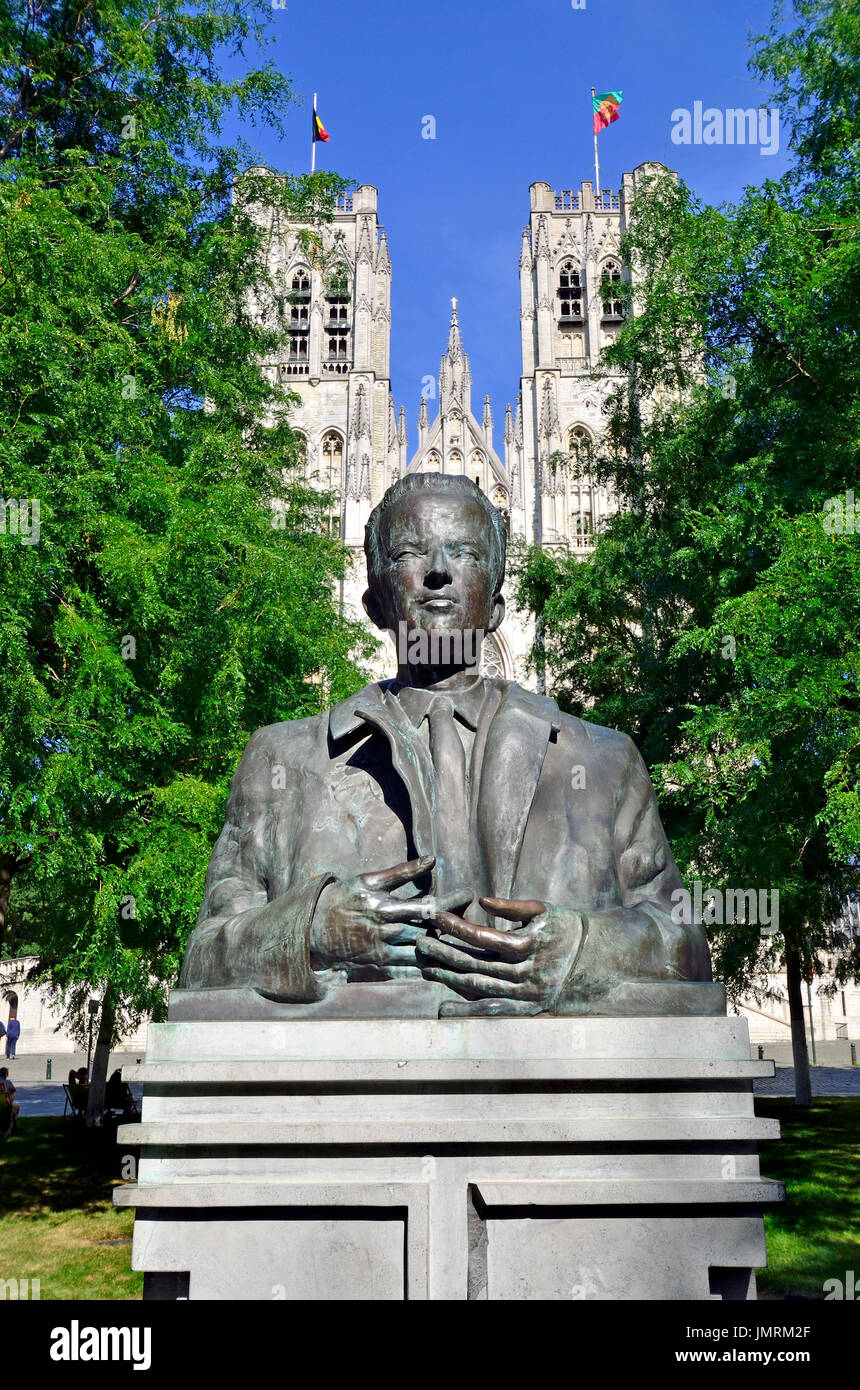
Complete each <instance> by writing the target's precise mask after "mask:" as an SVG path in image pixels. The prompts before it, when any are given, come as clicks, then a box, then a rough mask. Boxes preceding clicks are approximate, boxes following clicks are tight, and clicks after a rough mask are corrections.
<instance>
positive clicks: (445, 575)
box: [424, 550, 451, 589]
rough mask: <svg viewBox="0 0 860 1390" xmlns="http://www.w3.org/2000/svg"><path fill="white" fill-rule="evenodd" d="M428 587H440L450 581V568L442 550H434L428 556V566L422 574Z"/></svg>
mask: <svg viewBox="0 0 860 1390" xmlns="http://www.w3.org/2000/svg"><path fill="white" fill-rule="evenodd" d="M424 583H425V584H426V586H427V588H428V589H442V588H444V587H445V585H446V584H450V583H451V570H450V568H449V566H448V562H447V560H446V558H445V553H444V551H442V550H434V552H433V554H432V555H431V556H430V566H429V569H428V570H427V573H426V574H425V576H424Z"/></svg>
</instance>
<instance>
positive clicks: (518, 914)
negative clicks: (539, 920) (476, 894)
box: [478, 898, 546, 922]
mask: <svg viewBox="0 0 860 1390" xmlns="http://www.w3.org/2000/svg"><path fill="white" fill-rule="evenodd" d="M478 901H479V902H480V904H481V907H482V908H484V910H485V912H491V913H492V915H493V916H494V917H504V918H505V919H506V920H507V921H509V922H528V921H530V919H531V918H532V917H539V916H540V915H541V913H542V912H546V903H542V902H540V901H539V900H538V899H537V898H479V899H478Z"/></svg>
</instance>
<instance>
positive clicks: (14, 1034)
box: [6, 1018, 21, 1058]
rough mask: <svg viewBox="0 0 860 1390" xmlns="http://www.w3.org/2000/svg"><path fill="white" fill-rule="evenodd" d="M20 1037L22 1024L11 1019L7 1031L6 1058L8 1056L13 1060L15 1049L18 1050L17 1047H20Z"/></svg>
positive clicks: (15, 1019)
mask: <svg viewBox="0 0 860 1390" xmlns="http://www.w3.org/2000/svg"><path fill="white" fill-rule="evenodd" d="M20 1036H21V1024H20V1022H19V1021H18V1019H17V1018H10V1019H9V1026H8V1028H7V1029H6V1056H7V1057H8V1058H12V1057H14V1056H15V1048H16V1047H17V1045H18V1039H19V1038H20Z"/></svg>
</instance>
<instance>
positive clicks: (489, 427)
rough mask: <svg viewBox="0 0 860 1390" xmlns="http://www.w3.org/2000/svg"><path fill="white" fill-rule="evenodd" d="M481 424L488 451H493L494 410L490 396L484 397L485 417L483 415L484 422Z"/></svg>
mask: <svg viewBox="0 0 860 1390" xmlns="http://www.w3.org/2000/svg"><path fill="white" fill-rule="evenodd" d="M481 424H482V427H483V430H484V439H485V440H486V444H487V448H488V449H492V447H493V408H492V406H491V405H490V398H489V396H485V397H484V415H483V419H482V421H481Z"/></svg>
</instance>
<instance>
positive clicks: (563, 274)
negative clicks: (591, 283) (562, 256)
mask: <svg viewBox="0 0 860 1390" xmlns="http://www.w3.org/2000/svg"><path fill="white" fill-rule="evenodd" d="M558 300H559V303H558V316H559V318H560V319H567V320H570V319H573V320H574V321H575V320H577V319H581V318H582V282H581V280H580V275H579V270H578V269H577V267H576V266H575V265H574V263H573V261H564V262H563V264H562V267H561V270H560V272H559V277H558Z"/></svg>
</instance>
